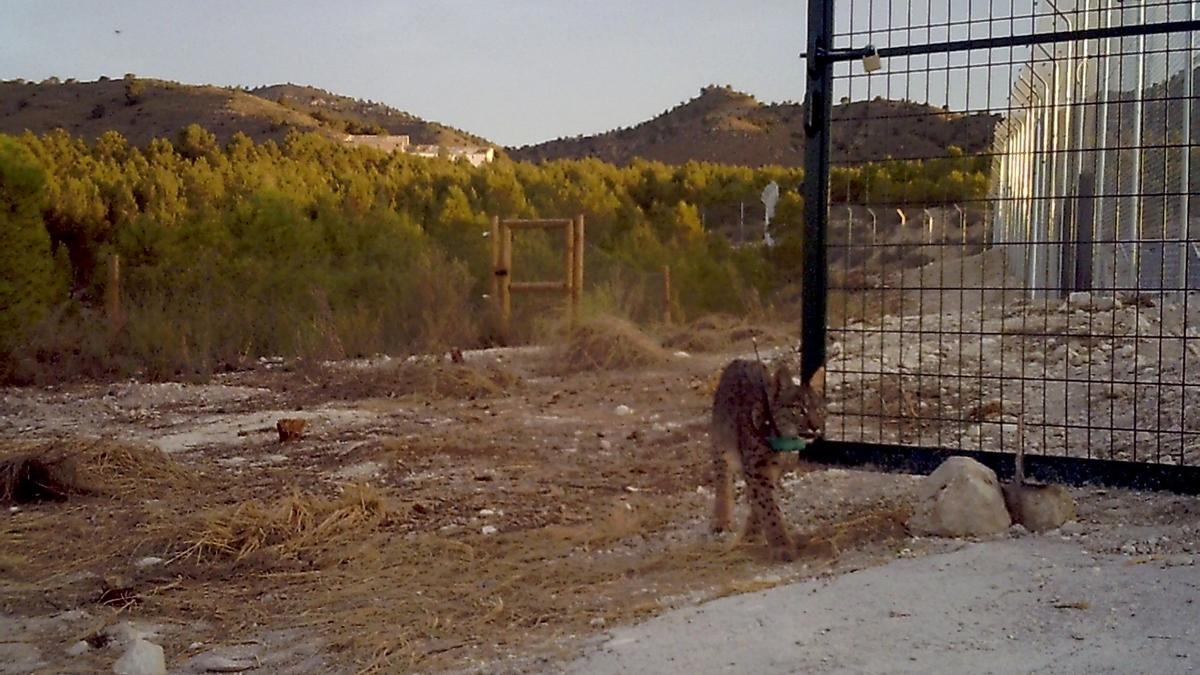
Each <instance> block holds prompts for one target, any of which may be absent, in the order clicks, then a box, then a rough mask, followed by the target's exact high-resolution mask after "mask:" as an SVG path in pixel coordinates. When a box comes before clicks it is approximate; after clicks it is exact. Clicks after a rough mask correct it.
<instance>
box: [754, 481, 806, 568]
mask: <svg viewBox="0 0 1200 675" xmlns="http://www.w3.org/2000/svg"><path fill="white" fill-rule="evenodd" d="M769 474H770V471H769V470H768V468H767V466H766V465H765V464H760V465H758V466H756V467H755V470H754V471H752V472H747V475H746V490H747V492H748V493H749V495H750V511H751V516H750V517H751V518H752V519H754V520H755V521H757V523H758V525H759V526H760V527H761V528H762V530H763V533H764V534H765V535H766V537H767V544H768V545H769V546H770V547H771V550H772V552H773V553H774V555H775V557H776V558H778V559H780V560H785V561H786V560H791V559H792V557H793V555H794V553H793V551H792V540H791V537H789V536H788V532H787V528H786V527H785V526H784V524H783V513H782V512H781V511H780V510H779V503H778V502H776V501H775V484H774V482H773V481H772V480H771V476H770V475H769Z"/></svg>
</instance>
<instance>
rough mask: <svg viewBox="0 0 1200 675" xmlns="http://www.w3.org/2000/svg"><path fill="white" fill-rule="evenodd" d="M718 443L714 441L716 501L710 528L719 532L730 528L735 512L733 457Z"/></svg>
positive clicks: (714, 488)
mask: <svg viewBox="0 0 1200 675" xmlns="http://www.w3.org/2000/svg"><path fill="white" fill-rule="evenodd" d="M716 443H717V442H716V441H714V446H713V492H714V493H715V496H716V501H715V503H714V504H713V513H712V522H711V524H710V529H711V530H712V531H713V532H714V533H719V532H725V531H728V530H729V529H730V520H731V519H732V514H733V467H732V466H731V465H732V463H733V462H732V459H733V458H732V457H730V456H729V453H728V452H725V450H724V448H723V447H720V446H718V445H717V444H716Z"/></svg>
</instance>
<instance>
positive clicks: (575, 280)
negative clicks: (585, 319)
mask: <svg viewBox="0 0 1200 675" xmlns="http://www.w3.org/2000/svg"><path fill="white" fill-rule="evenodd" d="M574 226H575V261H574V265H573V266H572V270H571V271H572V277H571V279H570V283H571V316H572V317H574V318H575V319H578V317H579V299H580V298H581V297H583V241H584V239H583V214H582V213H581V214H579V215H578V216H576V217H575V222H574Z"/></svg>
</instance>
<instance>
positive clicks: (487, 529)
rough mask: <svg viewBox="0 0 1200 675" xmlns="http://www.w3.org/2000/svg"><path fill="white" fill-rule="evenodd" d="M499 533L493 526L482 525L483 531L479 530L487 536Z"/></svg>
mask: <svg viewBox="0 0 1200 675" xmlns="http://www.w3.org/2000/svg"><path fill="white" fill-rule="evenodd" d="M499 531H500V530H498V529H496V526H495V525H484V526H483V529H482V530H480V532H482V533H483V534H487V535H491V534H496V533H497V532H499Z"/></svg>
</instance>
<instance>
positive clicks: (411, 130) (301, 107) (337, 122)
mask: <svg viewBox="0 0 1200 675" xmlns="http://www.w3.org/2000/svg"><path fill="white" fill-rule="evenodd" d="M249 93H251V94H253V95H255V96H257V97H259V98H263V99H266V100H268V101H273V102H275V103H278V104H280V105H282V106H284V107H285V108H290V109H292V110H297V111H299V112H302V113H304V114H306V115H309V116H311V117H312V118H313V119H315V120H317V121H318V122H321V123H322V124H324V125H326V126H328V127H330V128H334V129H339V130H345V132H346V133H350V134H393V135H396V134H406V135H408V136H409V138H410V139H411V140H412V142H413V143H414V144H418V145H441V146H447V147H449V146H490V145H492V143H491V142H489V141H488V140H487V139H484V138H481V137H479V136H476V135H474V134H469V133H467V132H465V131H461V130H459V129H455V128H453V127H448V126H446V125H444V124H439V123H437V122H429V121H426V120H423V119H421V118H420V117H417V116H416V115H413V114H411V113H406V112H404V111H403V110H397V109H395V108H393V107H391V106H387V105H384V104H382V103H377V102H374V101H362V100H359V99H355V98H350V97H349V96H341V95H338V94H334V93H331V92H328V91H325V90H324V89H317V88H316V87H308V86H304V85H299V84H274V85H270V86H267V87H257V88H255V89H251V90H249Z"/></svg>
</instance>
